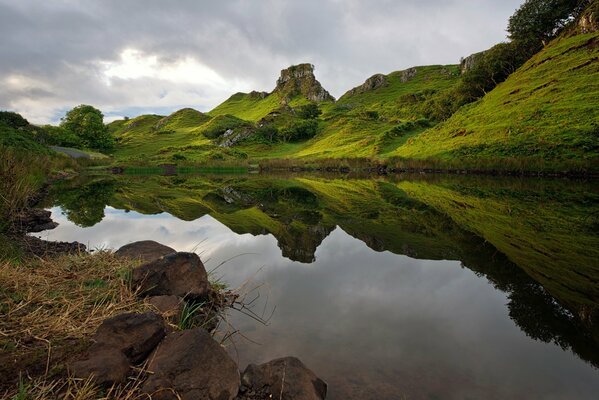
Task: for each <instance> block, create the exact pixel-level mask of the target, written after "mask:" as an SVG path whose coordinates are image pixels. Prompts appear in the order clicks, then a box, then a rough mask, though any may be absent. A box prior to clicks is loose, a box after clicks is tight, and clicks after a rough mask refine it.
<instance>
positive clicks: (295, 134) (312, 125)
mask: <svg viewBox="0 0 599 400" xmlns="http://www.w3.org/2000/svg"><path fill="white" fill-rule="evenodd" d="M317 133H318V121H316V120H313V119H309V120H303V121H297V122H295V123H293V124H292V125H291V126H289V127H287V128H285V129H283V130H282V131H281V132H280V135H279V136H280V137H281V138H282V139H283V141H286V142H298V141H301V140H308V139H310V138H313V137H314V136H316V134H317Z"/></svg>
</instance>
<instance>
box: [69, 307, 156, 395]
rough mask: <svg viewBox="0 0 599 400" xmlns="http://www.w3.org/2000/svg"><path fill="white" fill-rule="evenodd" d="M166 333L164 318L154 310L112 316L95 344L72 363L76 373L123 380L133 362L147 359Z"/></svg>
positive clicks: (106, 381) (107, 381)
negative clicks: (153, 311) (152, 311)
mask: <svg viewBox="0 0 599 400" xmlns="http://www.w3.org/2000/svg"><path fill="white" fill-rule="evenodd" d="M165 335H166V325H165V322H164V319H163V318H162V317H161V316H160V315H158V314H155V313H144V314H135V313H128V314H120V315H117V316H116V317H112V318H109V319H107V320H105V321H104V322H103V323H102V324H101V325H100V327H99V328H98V329H97V330H96V333H95V335H94V337H93V344H92V346H91V347H90V348H89V350H88V352H87V353H86V355H85V356H84V357H83V359H81V360H79V361H77V362H75V363H74V364H73V365H72V370H73V375H74V376H75V377H77V378H83V379H87V378H89V377H93V378H94V379H95V380H96V381H97V382H98V383H99V384H112V383H117V382H121V381H123V380H124V379H125V378H126V377H127V374H128V373H129V369H130V366H131V365H134V364H138V363H140V362H142V361H143V360H145V359H146V357H147V356H148V355H149V354H150V353H151V352H152V351H153V350H154V349H155V348H156V346H157V345H158V343H160V341H161V340H162V339H163V338H164V336H165Z"/></svg>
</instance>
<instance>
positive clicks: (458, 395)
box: [37, 175, 599, 400]
mask: <svg viewBox="0 0 599 400" xmlns="http://www.w3.org/2000/svg"><path fill="white" fill-rule="evenodd" d="M46 206H47V208H48V209H51V210H52V212H53V218H54V219H55V221H57V222H59V223H60V225H59V226H58V228H56V229H54V230H52V231H47V232H43V233H42V234H37V236H41V237H42V238H44V239H48V240H60V241H75V240H76V241H79V242H82V243H84V244H86V245H88V246H89V247H91V248H112V249H116V248H118V247H120V246H122V245H124V244H127V243H130V242H133V241H137V240H145V239H153V240H156V241H158V242H160V243H163V244H166V245H168V246H171V247H173V248H175V249H177V250H179V251H196V252H198V253H199V254H200V255H201V258H202V259H203V260H204V262H205V264H206V267H207V269H208V270H210V269H213V268H216V271H215V272H214V276H216V277H219V278H221V279H222V281H224V282H227V283H228V284H229V285H230V286H231V287H232V288H236V287H239V286H242V289H241V290H242V291H243V292H244V293H247V297H246V302H247V303H248V306H249V307H250V309H249V310H248V311H251V312H253V313H255V314H256V315H257V316H259V317H261V318H263V319H266V320H268V323H267V324H266V325H264V324H262V323H260V322H258V321H257V320H255V319H253V318H250V317H249V316H247V315H244V314H243V313H240V312H237V311H234V310H231V311H230V312H229V313H228V319H227V321H226V322H223V323H222V324H221V326H220V335H226V334H227V332H232V331H239V333H238V334H236V335H234V336H233V337H232V339H231V340H229V341H227V348H228V350H229V352H230V354H231V355H232V356H233V357H234V358H235V359H237V360H238V361H239V363H240V367H241V368H242V369H243V368H244V367H245V365H246V364H247V363H249V362H253V363H260V362H264V361H268V360H270V359H273V358H276V357H282V356H287V355H294V356H297V357H299V358H300V359H301V360H302V361H303V362H304V363H305V364H306V365H307V366H308V367H309V368H311V369H312V370H314V371H315V373H316V374H317V375H318V376H320V377H321V378H323V379H324V380H325V381H327V383H328V384H329V396H328V398H330V399H379V400H380V399H524V398H525V399H597V398H598V393H599V370H598V369H597V368H598V367H599V185H597V184H596V182H590V183H584V182H572V181H567V180H557V179H555V180H536V179H515V178H514V179H507V178H483V177H457V176H455V177H452V176H433V177H422V176H394V177H386V178H382V177H364V178H349V177H347V178H344V177H341V176H338V175H337V176H314V175H297V176H294V175H286V176H264V175H238V176H197V175H189V176H181V175H179V176H128V175H122V176H92V177H81V178H79V179H76V180H74V181H69V182H63V183H60V184H58V185H56V186H54V187H53V188H52V190H51V193H50V195H49V198H48V199H47V204H46ZM221 264H222V265H221Z"/></svg>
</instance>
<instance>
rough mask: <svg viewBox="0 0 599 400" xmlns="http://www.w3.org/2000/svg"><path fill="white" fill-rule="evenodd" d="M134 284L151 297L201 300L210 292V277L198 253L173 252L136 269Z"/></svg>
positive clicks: (134, 271)
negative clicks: (164, 296) (163, 296)
mask: <svg viewBox="0 0 599 400" xmlns="http://www.w3.org/2000/svg"><path fill="white" fill-rule="evenodd" d="M132 282H133V285H134V286H135V287H137V288H139V289H140V291H141V293H142V294H145V295H147V296H161V295H174V296H179V297H187V298H190V299H198V298H202V297H204V296H206V295H207V293H208V288H209V285H208V275H207V274H206V269H205V268H204V264H202V261H201V260H200V257H198V255H197V254H195V253H172V254H169V255H166V256H164V257H163V258H160V259H158V260H155V261H152V262H149V263H147V264H144V265H142V266H140V267H138V268H136V269H134V270H133V278H132Z"/></svg>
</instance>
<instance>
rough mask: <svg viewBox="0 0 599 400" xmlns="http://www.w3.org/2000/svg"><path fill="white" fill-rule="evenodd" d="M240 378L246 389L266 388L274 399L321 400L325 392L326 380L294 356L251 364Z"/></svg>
mask: <svg viewBox="0 0 599 400" xmlns="http://www.w3.org/2000/svg"><path fill="white" fill-rule="evenodd" d="M241 380H242V383H243V385H244V387H247V388H249V390H252V391H255V392H263V391H265V390H266V391H267V392H268V393H269V394H270V395H272V396H273V397H274V398H276V399H282V400H322V399H324V398H325V397H326V395H327V384H326V383H325V382H324V381H323V380H322V379H320V378H319V377H317V376H316V375H315V374H314V372H312V371H310V370H309V369H308V368H307V367H306V366H305V365H304V364H303V363H302V362H301V361H300V360H298V359H297V358H295V357H285V358H279V359H276V360H272V361H269V362H267V363H265V364H261V365H255V364H250V365H248V367H247V368H246V369H245V371H244V373H243V376H242V379H241Z"/></svg>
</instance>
